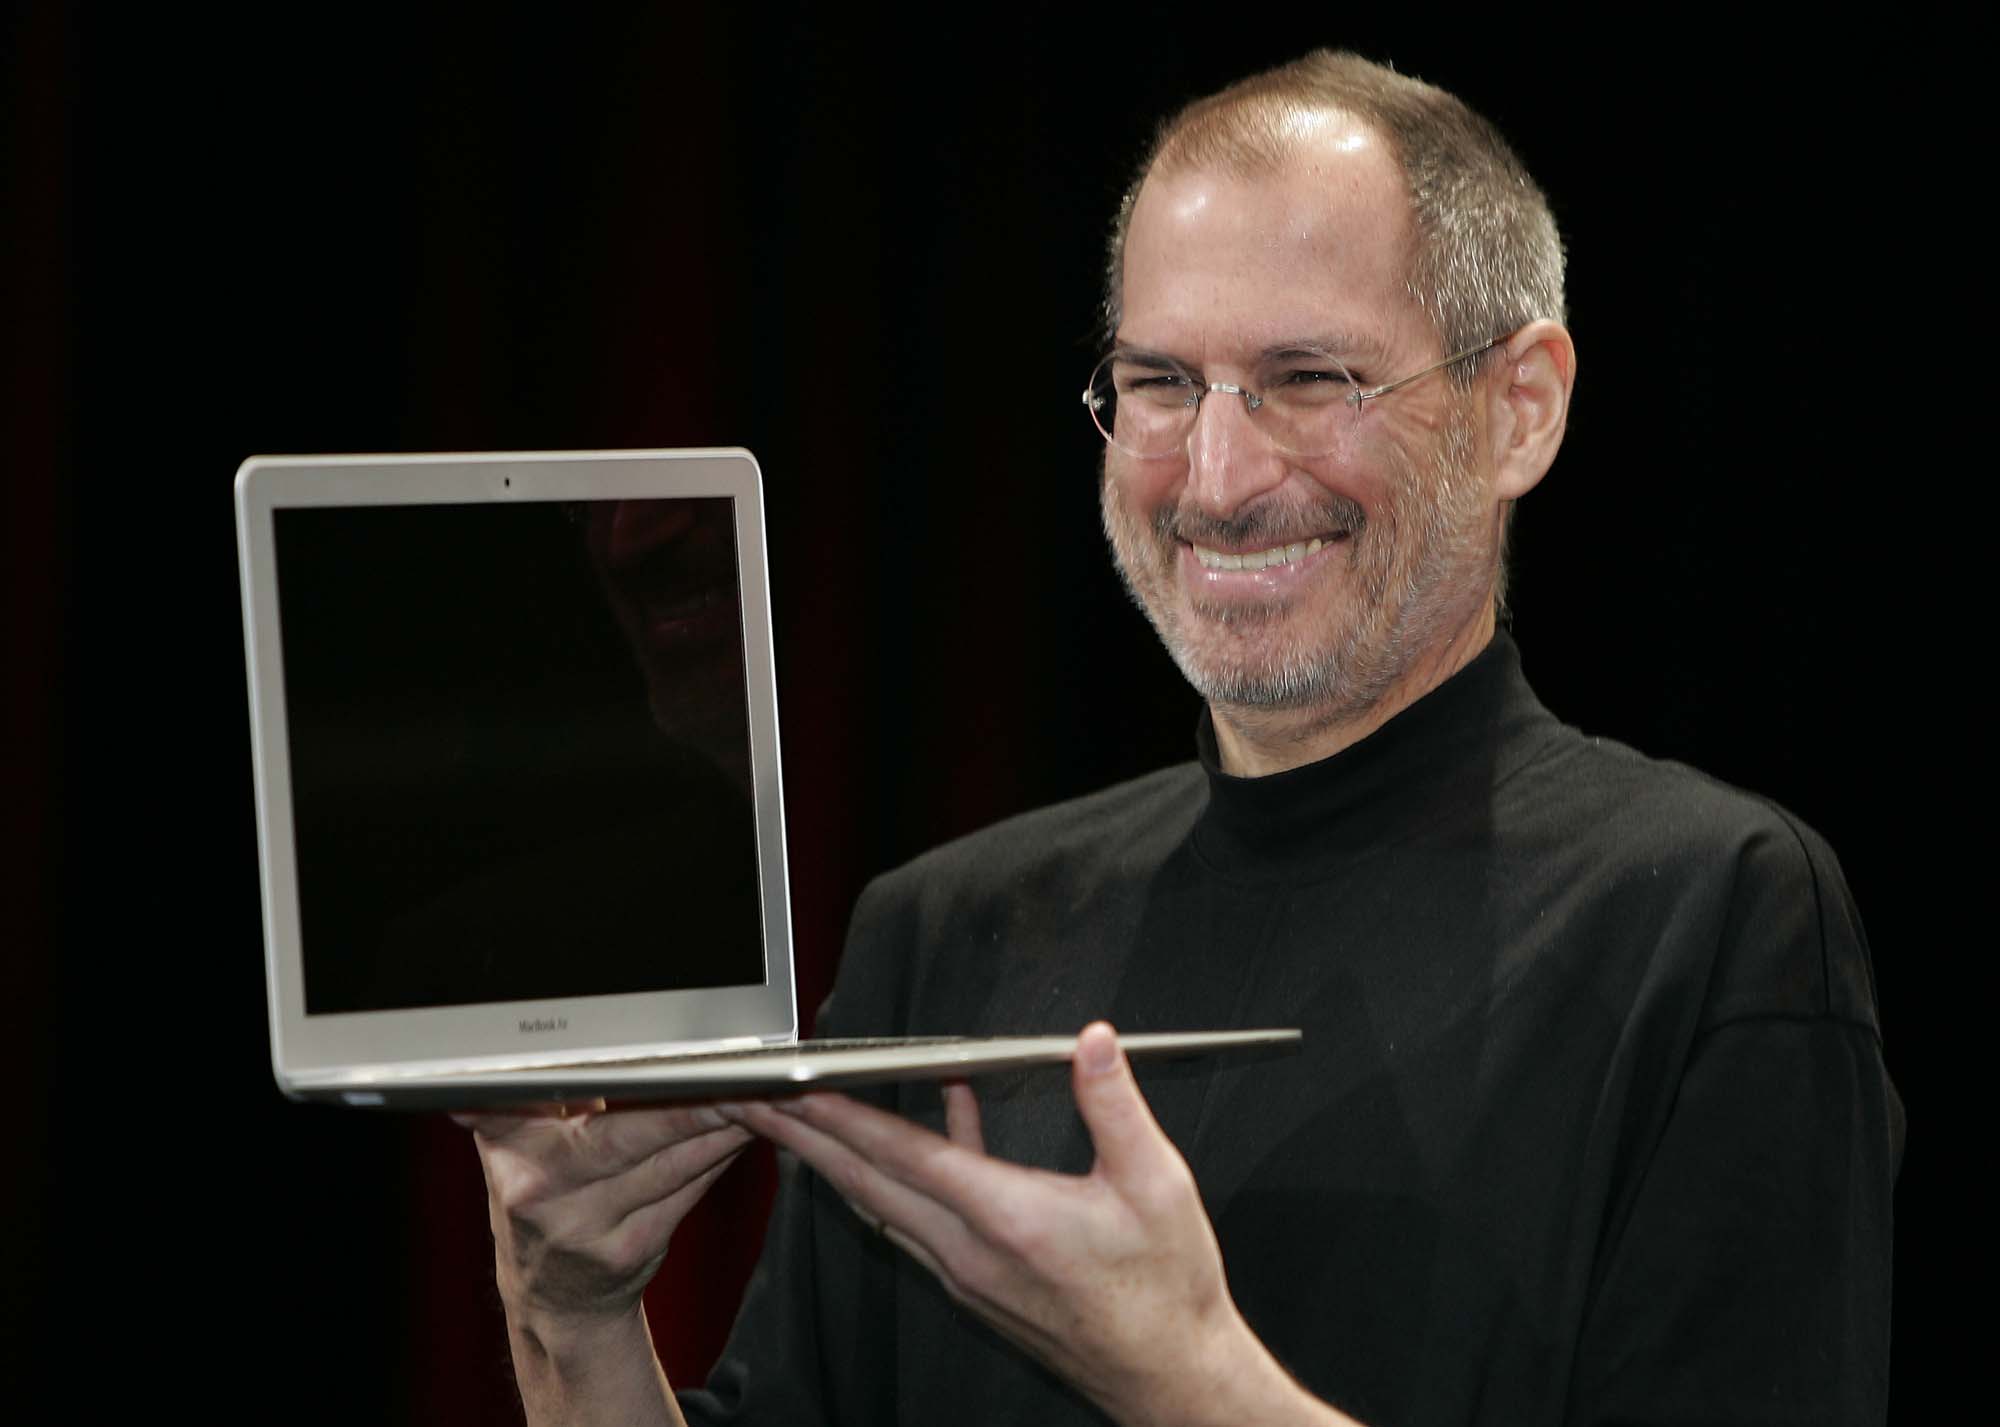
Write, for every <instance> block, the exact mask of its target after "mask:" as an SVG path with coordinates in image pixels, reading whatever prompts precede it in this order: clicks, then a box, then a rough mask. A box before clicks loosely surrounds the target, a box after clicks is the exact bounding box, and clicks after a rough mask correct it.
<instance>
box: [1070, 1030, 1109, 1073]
mask: <svg viewBox="0 0 2000 1427" xmlns="http://www.w3.org/2000/svg"><path fill="white" fill-rule="evenodd" d="M1076 1049H1077V1059H1079V1060H1081V1061H1082V1062H1083V1068H1084V1071H1085V1072H1086V1073H1087V1074H1090V1075H1102V1074H1104V1072H1106V1071H1107V1070H1109V1069H1111V1067H1112V1066H1114V1065H1116V1064H1117V1063H1118V1039H1117V1037H1115V1036H1110V1035H1097V1036H1085V1037H1084V1038H1083V1041H1082V1043H1081V1044H1080V1045H1078V1046H1077V1048H1076Z"/></svg>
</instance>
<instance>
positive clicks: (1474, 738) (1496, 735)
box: [1194, 630, 1559, 879]
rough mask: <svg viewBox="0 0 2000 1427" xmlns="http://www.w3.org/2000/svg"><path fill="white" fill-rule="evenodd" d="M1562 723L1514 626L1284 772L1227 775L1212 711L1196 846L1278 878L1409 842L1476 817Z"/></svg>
mask: <svg viewBox="0 0 2000 1427" xmlns="http://www.w3.org/2000/svg"><path fill="white" fill-rule="evenodd" d="M1558 726H1559V725H1557V723H1556V721H1555V719H1554V718H1553V716H1551V715H1550V713H1549V712H1548V710H1546V709H1544V708H1543V707H1542V705H1541V702H1540V701H1539V700H1537V699H1536V698H1535V695H1534V691H1533V690H1531V689H1530V688H1529V687H1528V683H1527V680H1526V679H1525V678H1524V677H1523V676H1522V673H1521V655H1520V651H1519V650H1518V649H1517V648H1516V647H1515V645H1514V641H1513V640H1512V639H1511V638H1510V637H1509V636H1508V634H1507V633H1506V631H1505V630H1501V631H1497V632H1496V633H1495V634H1494V636H1493V639H1492V642H1491V643H1489V644H1488V645H1487V646H1486V648H1484V649H1483V650H1481V651H1480V652H1479V654H1478V655H1477V657H1475V658H1474V659H1473V660H1472V661H1471V662H1470V663H1468V664H1467V665H1466V666H1465V667H1464V668H1462V669H1460V670H1459V671H1458V672H1457V673H1456V674H1454V675H1452V676H1451V677H1450V678H1449V679H1447V680H1445V681H1444V683H1442V684H1440V685H1438V687H1437V688H1435V689H1433V690H1431V691H1430V692H1429V693H1428V694H1426V695H1424V696H1423V697H1422V698H1420V699H1418V700H1417V701H1416V702H1415V703H1413V704H1411V705H1410V706H1409V707H1408V708H1406V709H1404V710H1403V711H1402V712H1401V713H1399V714H1397V715H1396V716H1395V717H1394V718H1392V719H1390V720H1389V721H1388V722H1387V723H1385V724H1383V725H1382V727H1380V728H1378V729H1377V730H1375V732H1373V733H1371V734H1369V735H1368V736H1367V737H1366V738H1364V739H1362V740H1361V741H1360V742H1359V743H1355V744H1352V745H1350V746H1349V747H1347V748H1344V749H1342V750H1341V751H1340V752H1338V753H1336V754H1334V755H1333V756H1332V757H1331V758H1324V759H1321V760H1320V761H1319V762H1317V763H1308V764H1305V765H1304V766H1302V767H1298V768H1290V769H1287V770H1286V771H1284V772H1282V773H1271V774H1267V775H1265V776H1264V777H1261V778H1239V777H1234V776H1232V775H1230V774H1228V773H1225V772H1223V771H1222V765H1221V760H1220V758H1219V756H1218V754H1217V751H1216V744H1215V727H1214V724H1213V723H1212V722H1211V719H1210V715H1209V712H1208V710H1206V709H1203V710H1202V714H1201V721H1200V724H1199V725H1198V727H1197V729H1196V732H1195V744H1196V747H1197V749H1198V751H1199V753H1200V756H1201V765H1202V770H1203V771H1204V772H1205V773H1206V774H1207V775H1208V806H1207V807H1206V808H1205V809H1204V810H1203V811H1202V814H1201V817H1200V819H1199V820H1198V821H1197V822H1196V824H1195V828H1194V845H1195V849H1196V851H1197V852H1198V853H1199V854H1200V855H1201V856H1202V857H1203V858H1204V859H1205V860H1207V861H1208V862H1210V863H1212V864H1213V865H1215V866H1216V867H1217V868H1219V869H1221V870H1223V871H1226V872H1230V873H1233V874H1237V875H1240V876H1247V877H1255V878H1263V877H1270V878H1274V879H1276V878H1289V877H1296V876H1298V875H1299V874H1300V873H1301V872H1304V871H1309V870H1310V869H1311V868H1312V867H1314V866H1316V865H1325V864H1327V863H1328V862H1329V861H1331V860H1334V859H1339V858H1344V857H1349V856H1352V855H1354V854H1356V853H1358V852H1363V851H1366V850H1368V849H1370V848H1376V847H1382V846H1386V845H1389V844H1392V843H1397V842H1401V841H1403V840H1405V839H1406V838H1409V837H1411V836H1413V835H1415V834H1417V833H1419V832H1421V831H1422V830H1424V829H1425V828H1428V827H1432V826H1435V825H1436V824H1438V823H1439V822H1440V821H1441V820H1444V819H1446V818H1448V817H1450V816H1451V815H1453V814H1454V813H1458V814H1477V812H1478V811H1479V810H1480V809H1481V808H1483V807H1484V806H1485V799H1486V796H1487V794H1488V793H1490V791H1491V790H1492V788H1493V787H1494V786H1495V785H1496V784H1497V783H1498V782H1499V780H1500V779H1501V778H1504V777H1505V776H1506V775H1507V774H1509V773H1511V772H1512V771H1514V769H1515V768H1518V767H1519V766H1521V765H1522V764H1524V763H1526V762H1528V761H1530V760H1531V759H1532V758H1533V756H1534V753H1535V750H1536V748H1537V747H1539V746H1540V743H1541V740H1540V739H1538V738H1535V737H1534V736H1533V735H1534V733H1535V732H1536V731H1537V729H1540V730H1542V731H1546V732H1553V731H1554V730H1555V729H1556V728H1557V727H1558Z"/></svg>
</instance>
